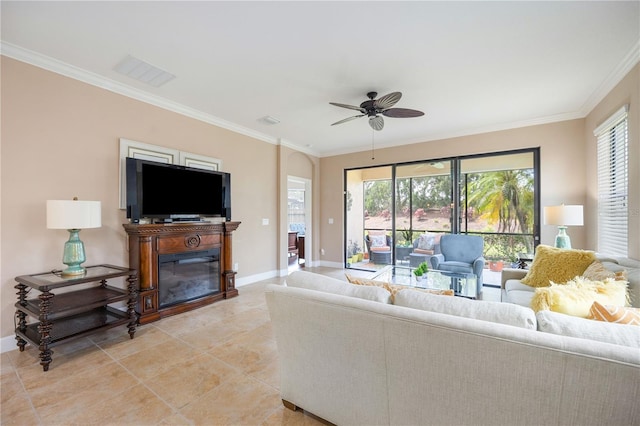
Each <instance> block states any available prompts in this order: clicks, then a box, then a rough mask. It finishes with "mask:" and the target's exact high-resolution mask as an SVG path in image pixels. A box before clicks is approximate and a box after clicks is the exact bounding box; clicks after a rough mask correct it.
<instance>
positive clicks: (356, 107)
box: [329, 102, 366, 114]
mask: <svg viewBox="0 0 640 426" xmlns="http://www.w3.org/2000/svg"><path fill="white" fill-rule="evenodd" d="M329 104H331V105H334V106H337V107H340V108H347V109H355V110H356V111H360V112H361V113H363V114H364V113H365V112H366V111H365V110H364V109H363V108H360V107H359V106H353V105H346V104H338V103H335V102H329Z"/></svg>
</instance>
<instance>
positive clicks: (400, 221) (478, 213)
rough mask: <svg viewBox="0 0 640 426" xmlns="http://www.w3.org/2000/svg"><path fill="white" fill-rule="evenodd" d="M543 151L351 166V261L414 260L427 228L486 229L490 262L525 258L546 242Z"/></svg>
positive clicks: (358, 264)
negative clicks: (543, 234) (542, 238)
mask: <svg viewBox="0 0 640 426" xmlns="http://www.w3.org/2000/svg"><path fill="white" fill-rule="evenodd" d="M538 159H539V151H538V149H531V150H523V151H511V152H505V153H492V154H485V155H476V156H469V157H456V158H447V159H436V160H425V161H420V162H412V163H404V164H392V165H385V166H378V167H368V168H359V169H350V170H345V180H344V181H345V204H344V205H345V218H346V220H345V239H344V241H345V247H344V249H345V250H344V252H345V267H347V268H357V269H364V270H372V271H374V270H378V269H380V268H382V267H384V266H386V265H389V264H396V265H410V264H411V265H412V266H414V263H415V262H414V261H416V260H417V259H418V257H417V256H415V253H413V251H414V248H415V247H414V243H415V242H416V239H417V238H418V237H419V236H420V235H421V234H423V233H425V232H428V233H430V234H434V235H435V236H436V240H437V239H438V237H437V236H438V235H442V234H445V233H462V234H473V235H480V236H482V237H483V239H484V242H485V244H484V256H485V258H486V260H487V265H488V266H492V267H494V266H495V267H498V266H499V265H505V264H506V265H509V264H511V263H513V262H517V260H518V258H520V257H521V256H523V255H525V254H527V253H533V250H534V247H535V245H537V243H538V242H539V230H540V227H539V209H540V207H539V190H538V188H539V177H538ZM372 245H374V246H375V247H372Z"/></svg>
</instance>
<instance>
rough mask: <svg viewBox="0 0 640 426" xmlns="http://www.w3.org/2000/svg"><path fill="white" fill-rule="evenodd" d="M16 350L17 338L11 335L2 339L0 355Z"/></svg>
mask: <svg viewBox="0 0 640 426" xmlns="http://www.w3.org/2000/svg"><path fill="white" fill-rule="evenodd" d="M14 349H18V344H17V342H16V336H14V335H11V336H6V337H3V338H1V339H0V353H5V352H9V351H12V350H14Z"/></svg>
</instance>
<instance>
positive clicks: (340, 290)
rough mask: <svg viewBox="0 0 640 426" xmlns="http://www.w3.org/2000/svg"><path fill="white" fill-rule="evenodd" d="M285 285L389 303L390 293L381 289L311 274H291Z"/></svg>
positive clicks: (297, 272) (302, 272) (299, 272)
mask: <svg viewBox="0 0 640 426" xmlns="http://www.w3.org/2000/svg"><path fill="white" fill-rule="evenodd" d="M286 285H288V286H289V287H298V288H306V289H307V290H315V291H322V292H325V293H332V294H339V295H341V296H350V297H357V298H360V299H366V300H372V301H374V302H381V303H388V304H390V303H391V293H390V292H389V291H387V290H385V289H384V288H382V287H373V286H362V285H355V284H349V283H348V282H346V281H341V280H338V279H335V278H331V277H327V276H325V275H320V274H314V273H312V272H306V271H296V272H293V273H291V274H290V275H289V276H288V277H287V279H286Z"/></svg>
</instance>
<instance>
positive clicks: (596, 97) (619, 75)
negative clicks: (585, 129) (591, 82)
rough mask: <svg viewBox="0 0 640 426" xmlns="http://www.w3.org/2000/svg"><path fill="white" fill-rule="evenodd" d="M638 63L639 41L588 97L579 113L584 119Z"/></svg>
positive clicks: (639, 56) (639, 60)
mask: <svg viewBox="0 0 640 426" xmlns="http://www.w3.org/2000/svg"><path fill="white" fill-rule="evenodd" d="M638 62H640V40H638V41H637V42H636V44H635V45H634V46H633V47H632V48H631V50H630V51H629V53H628V54H627V56H625V57H624V59H623V60H622V61H621V62H620V63H619V64H618V65H617V66H616V67H615V68H614V69H613V71H612V72H611V74H610V75H609V76H608V77H607V78H606V79H605V80H604V81H603V82H602V84H600V86H599V87H598V88H597V89H596V90H595V91H594V92H593V93H592V94H591V96H589V99H587V101H586V102H585V103H584V105H583V106H582V108H581V109H580V111H581V112H582V114H583V116H584V117H586V116H587V115H588V114H589V113H590V112H591V111H592V110H593V109H594V108H595V107H596V106H597V105H598V104H599V103H600V101H602V100H603V99H604V97H605V96H606V95H607V93H609V92H611V90H613V88H614V87H616V85H617V84H618V83H620V81H622V79H623V78H624V76H625V75H627V74H628V73H629V71H631V69H632V68H633V67H635V66H636V64H637V63H638Z"/></svg>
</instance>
